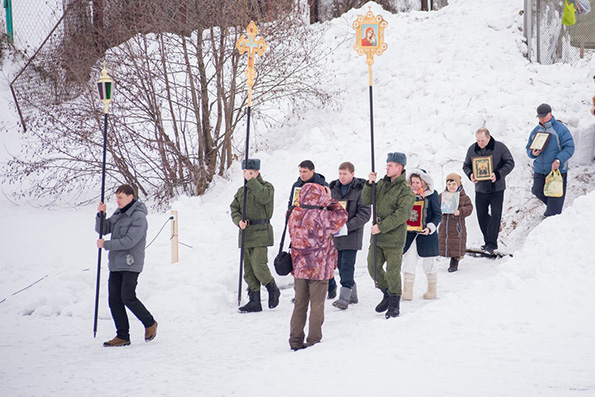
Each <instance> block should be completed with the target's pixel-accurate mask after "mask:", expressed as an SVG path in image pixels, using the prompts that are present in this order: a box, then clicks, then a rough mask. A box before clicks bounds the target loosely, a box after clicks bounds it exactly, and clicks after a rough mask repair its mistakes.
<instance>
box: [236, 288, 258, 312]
mask: <svg viewBox="0 0 595 397" xmlns="http://www.w3.org/2000/svg"><path fill="white" fill-rule="evenodd" d="M248 296H249V297H250V302H248V303H246V304H245V305H244V306H242V307H240V308H239V309H238V311H239V312H240V313H253V312H261V311H262V306H261V305H260V291H248Z"/></svg>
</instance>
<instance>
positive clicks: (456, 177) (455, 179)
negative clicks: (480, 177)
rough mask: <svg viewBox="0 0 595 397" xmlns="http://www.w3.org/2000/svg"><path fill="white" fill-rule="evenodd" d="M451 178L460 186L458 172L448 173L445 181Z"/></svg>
mask: <svg viewBox="0 0 595 397" xmlns="http://www.w3.org/2000/svg"><path fill="white" fill-rule="evenodd" d="M450 180H453V181H455V182H456V183H457V186H461V176H460V175H459V174H455V173H454V172H453V173H450V174H448V175H446V182H448V181H450Z"/></svg>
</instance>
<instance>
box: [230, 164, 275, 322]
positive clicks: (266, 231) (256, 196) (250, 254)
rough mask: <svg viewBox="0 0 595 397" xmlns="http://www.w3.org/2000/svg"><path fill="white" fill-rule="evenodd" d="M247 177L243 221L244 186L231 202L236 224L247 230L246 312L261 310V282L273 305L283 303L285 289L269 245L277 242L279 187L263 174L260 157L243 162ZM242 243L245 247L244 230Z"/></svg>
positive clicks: (245, 176) (245, 251) (270, 303)
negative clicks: (273, 220)
mask: <svg viewBox="0 0 595 397" xmlns="http://www.w3.org/2000/svg"><path fill="white" fill-rule="evenodd" d="M242 169H243V170H244V179H246V194H247V195H246V216H245V219H246V220H245V221H242V207H243V202H244V188H243V187H241V188H239V189H238V192H237V193H236V195H235V196H234V198H233V201H232V202H231V205H230V206H229V207H230V209H231V218H232V220H233V223H234V224H236V225H237V226H238V227H239V228H240V229H242V230H244V233H245V236H244V256H243V257H244V280H245V281H246V283H247V284H248V296H249V298H250V301H249V302H248V303H247V304H246V305H244V306H242V307H240V308H239V311H240V312H242V313H245V312H260V311H262V306H261V304H260V285H261V284H262V285H264V286H266V288H267V290H268V293H269V308H270V309H273V308H275V307H277V305H278V304H279V297H280V295H281V292H280V291H279V288H277V285H276V284H275V279H274V278H273V276H272V275H271V272H270V270H269V267H268V256H267V251H268V249H267V247H270V246H271V245H273V227H272V226H271V223H270V219H271V217H272V216H273V199H274V195H275V189H274V188H273V185H271V184H270V183H269V182H266V181H265V180H264V179H263V178H262V176H261V175H260V160H259V159H248V160H247V161H246V160H244V161H242ZM239 245H240V248H241V232H240V239H239Z"/></svg>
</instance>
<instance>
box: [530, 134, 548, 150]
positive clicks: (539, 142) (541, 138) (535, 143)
mask: <svg viewBox="0 0 595 397" xmlns="http://www.w3.org/2000/svg"><path fill="white" fill-rule="evenodd" d="M551 137H552V134H550V133H549V132H538V133H536V134H535V135H534V136H533V140H532V141H531V145H530V146H529V149H531V150H535V149H537V150H540V151H541V150H543V149H545V147H546V146H547V144H548V142H549V141H550V138H551Z"/></svg>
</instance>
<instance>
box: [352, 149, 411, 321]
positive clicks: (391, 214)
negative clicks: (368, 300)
mask: <svg viewBox="0 0 595 397" xmlns="http://www.w3.org/2000/svg"><path fill="white" fill-rule="evenodd" d="M406 164H407V156H405V154H404V153H400V152H395V153H389V154H388V158H387V159H386V176H385V177H384V178H382V179H381V180H380V181H378V182H376V217H377V218H378V219H377V220H376V224H375V225H373V226H372V231H371V233H372V238H371V241H370V249H369V251H368V272H369V273H370V275H371V276H372V277H374V248H373V241H374V240H373V239H374V236H376V266H377V267H376V273H377V280H376V284H377V285H376V287H377V288H379V289H380V290H381V291H382V294H383V298H382V301H380V303H379V304H378V305H377V306H376V312H378V313H382V312H385V311H386V314H385V317H386V318H387V319H388V318H392V317H398V316H399V311H400V308H399V305H400V300H401V262H402V260H403V246H404V245H405V238H406V236H407V220H408V219H409V216H410V215H411V209H412V208H413V203H414V201H415V195H414V194H413V192H412V191H411V188H410V187H409V185H408V184H407V180H406V178H405V176H406V172H405V165H406ZM376 177H377V176H376V173H375V172H370V174H369V175H368V182H366V184H365V185H364V188H363V190H362V202H363V203H364V204H368V205H370V204H372V182H375V181H376ZM384 262H386V271H384V269H383V268H382V267H383V265H384Z"/></svg>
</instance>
